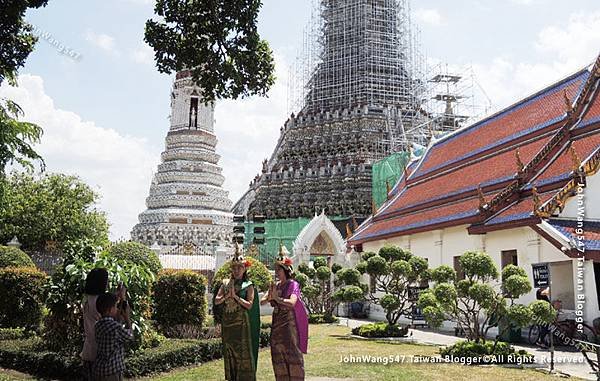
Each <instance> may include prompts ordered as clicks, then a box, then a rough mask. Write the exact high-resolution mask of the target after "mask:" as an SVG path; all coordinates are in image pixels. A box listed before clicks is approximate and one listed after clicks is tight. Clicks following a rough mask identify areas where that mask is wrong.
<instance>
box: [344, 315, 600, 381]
mask: <svg viewBox="0 0 600 381" xmlns="http://www.w3.org/2000/svg"><path fill="white" fill-rule="evenodd" d="M368 323H370V321H366V320H355V319H346V318H340V325H344V326H348V327H350V328H354V327H358V326H361V325H363V324H368ZM401 340H402V341H405V342H414V343H418V344H429V345H441V346H444V345H451V344H454V343H456V342H458V341H460V340H464V339H463V338H460V337H456V336H454V335H453V334H452V333H450V332H440V331H433V330H431V329H427V328H418V329H411V330H410V332H409V337H408V338H405V339H401ZM514 347H515V348H516V349H517V350H519V349H524V350H526V351H527V352H529V353H531V354H533V355H534V356H535V360H536V363H537V364H538V366H539V367H544V368H547V369H549V368H550V350H548V349H542V348H538V347H532V346H527V345H514ZM559 349H561V350H555V351H554V359H555V365H554V369H555V370H557V371H558V372H560V373H564V374H567V375H570V376H575V377H580V378H584V379H588V380H596V376H595V375H594V374H593V373H592V372H591V368H590V366H589V365H588V363H587V362H586V361H585V358H584V357H583V355H582V354H581V352H579V351H576V350H574V349H573V350H564V349H563V348H562V347H561V348H559Z"/></svg>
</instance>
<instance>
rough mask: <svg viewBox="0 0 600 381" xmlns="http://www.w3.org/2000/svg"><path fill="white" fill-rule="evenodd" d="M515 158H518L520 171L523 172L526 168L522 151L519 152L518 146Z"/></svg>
mask: <svg viewBox="0 0 600 381" xmlns="http://www.w3.org/2000/svg"><path fill="white" fill-rule="evenodd" d="M515 158H516V159H517V168H518V171H519V173H521V172H523V169H525V164H523V160H521V152H519V149H518V148H517V149H516V150H515Z"/></svg>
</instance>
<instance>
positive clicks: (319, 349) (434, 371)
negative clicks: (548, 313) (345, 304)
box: [143, 325, 575, 381]
mask: <svg viewBox="0 0 600 381" xmlns="http://www.w3.org/2000/svg"><path fill="white" fill-rule="evenodd" d="M349 332H350V329H349V328H346V327H340V326H334V325H311V326H310V340H309V354H308V355H306V356H305V358H304V359H305V364H306V375H307V378H310V377H335V378H347V379H351V380H369V381H374V380H390V381H391V380H395V381H402V380H407V381H408V380H418V381H426V380H435V381H444V380H465V381H467V380H468V381H473V380H511V381H512V380H523V381H525V380H540V381H544V380H557V378H556V377H554V376H548V375H545V374H543V373H540V372H537V371H535V370H531V369H514V368H507V367H500V366H487V367H484V366H463V365H454V364H452V365H450V364H427V365H425V364H409V363H393V364H388V365H384V364H365V363H363V364H349V363H341V362H340V357H341V356H349V355H353V356H362V355H372V356H381V357H384V356H385V357H387V356H394V357H395V356H400V357H401V356H407V357H408V356H411V355H425V356H427V355H435V354H437V353H438V348H437V347H432V346H425V345H414V344H391V343H383V342H372V341H362V340H355V339H348V338H346V335H347V334H348V333H349ZM223 379H224V378H223V361H222V360H217V361H212V362H210V363H207V364H203V365H200V366H196V367H192V368H187V369H179V370H175V371H173V372H169V373H165V374H161V375H158V376H154V377H151V378H144V379H143V380H161V381H183V380H223ZM257 379H258V380H261V381H262V380H274V377H273V369H272V367H271V355H270V352H269V349H264V350H262V351H261V352H260V354H259V363H258V373H257ZM571 379H573V380H575V378H571Z"/></svg>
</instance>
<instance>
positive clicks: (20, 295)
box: [0, 267, 46, 330]
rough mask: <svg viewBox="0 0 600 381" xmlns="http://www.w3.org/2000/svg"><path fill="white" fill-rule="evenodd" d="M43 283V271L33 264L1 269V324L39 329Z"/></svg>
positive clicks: (3, 325) (42, 303) (10, 326)
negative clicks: (32, 265) (33, 266)
mask: <svg viewBox="0 0 600 381" xmlns="http://www.w3.org/2000/svg"><path fill="white" fill-rule="evenodd" d="M45 283H46V274H44V273H43V272H41V271H39V270H37V269H35V268H32V267H7V268H4V269H0V300H2V302H1V303H0V326H2V327H9V328H16V327H23V328H26V329H31V330H37V329H39V327H40V323H41V322H42V315H43V308H44V285H45Z"/></svg>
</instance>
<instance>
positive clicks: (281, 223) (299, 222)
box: [244, 217, 347, 264]
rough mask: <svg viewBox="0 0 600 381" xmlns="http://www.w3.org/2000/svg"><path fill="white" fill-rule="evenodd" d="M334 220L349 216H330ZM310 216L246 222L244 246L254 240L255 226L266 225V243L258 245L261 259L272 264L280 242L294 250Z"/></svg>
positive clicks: (289, 249)
mask: <svg viewBox="0 0 600 381" xmlns="http://www.w3.org/2000/svg"><path fill="white" fill-rule="evenodd" d="M329 219H330V220H331V221H332V222H335V221H338V220H345V219H347V217H330V218H329ZM310 220H311V219H310V218H302V217H300V218H294V219H278V220H267V221H265V222H264V223H263V224H255V223H252V222H245V223H244V228H245V235H244V246H245V247H246V248H248V247H249V246H250V245H251V244H252V242H253V240H254V227H257V226H264V227H265V234H264V239H265V243H264V244H262V245H258V247H259V252H260V254H259V255H260V256H259V259H260V261H261V262H263V263H265V264H270V263H272V262H273V260H274V259H275V258H276V257H277V254H278V253H279V244H280V243H282V244H283V245H285V247H286V248H287V249H288V251H290V252H291V251H292V246H293V245H294V241H295V240H296V237H298V234H300V232H301V231H302V229H303V228H304V227H305V226H306V225H308V223H309V222H310Z"/></svg>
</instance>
